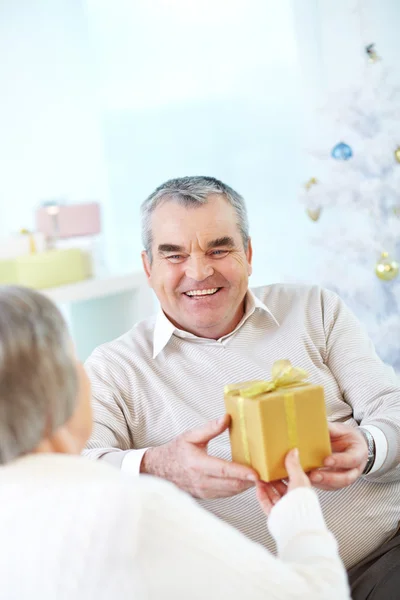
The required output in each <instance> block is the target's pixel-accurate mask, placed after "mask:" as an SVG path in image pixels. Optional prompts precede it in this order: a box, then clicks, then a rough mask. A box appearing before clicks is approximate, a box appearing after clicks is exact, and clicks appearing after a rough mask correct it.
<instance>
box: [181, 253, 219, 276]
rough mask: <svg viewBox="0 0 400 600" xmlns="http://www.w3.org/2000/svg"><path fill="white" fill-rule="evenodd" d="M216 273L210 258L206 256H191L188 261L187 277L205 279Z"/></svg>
mask: <svg viewBox="0 0 400 600" xmlns="http://www.w3.org/2000/svg"><path fill="white" fill-rule="evenodd" d="M213 274H214V269H213V267H212V265H211V263H210V259H209V258H207V257H206V256H198V257H196V256H191V257H190V259H189V260H188V262H187V267H186V277H187V278H188V279H194V280H195V281H204V279H207V277H211V275H213Z"/></svg>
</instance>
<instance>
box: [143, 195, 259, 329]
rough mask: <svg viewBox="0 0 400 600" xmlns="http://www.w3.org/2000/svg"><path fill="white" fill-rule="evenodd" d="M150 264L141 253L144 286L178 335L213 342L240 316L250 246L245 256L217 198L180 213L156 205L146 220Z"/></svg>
mask: <svg viewBox="0 0 400 600" xmlns="http://www.w3.org/2000/svg"><path fill="white" fill-rule="evenodd" d="M152 232H153V246H152V252H153V262H152V264H150V262H149V259H148V257H147V254H146V253H145V252H143V253H142V259H143V265H144V268H145V271H146V274H147V276H148V279H149V283H150V285H151V287H152V288H153V290H154V291H155V293H156V295H157V298H158V300H159V301H160V304H161V307H162V309H163V311H164V312H165V314H166V315H167V316H168V317H169V319H170V320H171V321H172V322H173V323H174V325H176V326H177V327H178V328H179V329H182V330H184V331H189V332H191V333H194V334H195V335H198V336H200V337H206V338H210V339H218V338H219V337H222V336H223V335H226V334H228V333H230V332H231V331H232V330H233V329H234V328H235V327H236V325H237V324H238V323H239V321H240V319H241V318H242V316H243V308H244V307H243V304H244V302H243V300H244V296H245V294H246V291H247V287H248V277H249V275H250V274H251V254H252V251H251V243H250V242H249V245H248V248H247V250H246V251H245V249H244V247H243V241H242V237H241V234H240V231H239V228H238V223H237V216H236V213H235V210H234V209H233V207H232V206H231V205H230V204H229V203H228V202H227V200H225V198H224V197H223V196H221V195H220V194H212V195H210V196H209V198H208V203H207V204H204V205H201V206H199V207H195V208H192V207H190V208H185V207H183V206H180V205H179V204H177V203H176V202H174V201H166V202H164V203H162V204H160V205H159V206H158V207H157V208H156V210H155V211H154V213H153V216H152Z"/></svg>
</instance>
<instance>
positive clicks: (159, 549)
mask: <svg viewBox="0 0 400 600" xmlns="http://www.w3.org/2000/svg"><path fill="white" fill-rule="evenodd" d="M263 526H266V524H263ZM269 527H270V530H271V533H272V534H273V536H274V537H275V539H276V541H277V544H278V548H279V556H280V558H279V559H277V558H275V557H273V556H272V555H271V554H269V553H268V552H267V551H266V550H265V549H264V548H262V547H261V546H258V545H257V544H255V543H253V542H251V541H250V540H248V539H246V538H245V537H244V536H243V535H242V534H240V533H239V532H238V531H236V530H235V529H233V528H231V527H229V526H228V525H226V523H224V522H222V521H220V520H219V519H217V518H216V517H214V516H213V515H211V514H209V513H208V512H206V511H205V510H203V509H201V508H200V507H199V506H197V504H196V503H195V502H194V501H193V500H192V499H191V498H189V497H188V496H186V495H185V494H183V493H182V492H180V491H178V490H177V489H176V488H175V487H174V486H172V485H171V484H168V483H166V482H164V481H161V480H157V479H153V478H151V477H147V476H143V477H139V478H137V479H135V480H133V481H132V480H128V479H124V476H123V475H121V474H120V473H119V472H118V471H117V470H116V469H113V468H112V467H109V466H107V465H105V464H101V463H96V462H94V463H93V462H91V461H88V460H86V459H84V458H78V457H69V456H61V455H36V456H30V457H28V458H24V459H21V460H18V461H16V462H14V463H12V464H10V465H8V466H6V467H0V531H1V546H0V598H2V599H4V600H72V599H73V600H128V599H129V600H160V599H165V600H188V599H190V600H204V599H205V598H207V600H222V599H225V598H229V600H243V599H244V598H249V599H250V598H251V600H268V599H274V600H292V599H293V600H294V599H299V598H307V600H345V599H349V593H348V588H347V582H346V575H345V571H344V568H343V566H342V564H341V562H340V560H339V558H338V553H337V545H336V542H335V540H334V538H333V536H332V535H331V534H330V533H329V532H328V531H327V529H326V526H325V524H324V521H323V518H322V515H321V511H320V508H319V506H318V500H317V497H316V495H315V494H314V492H313V491H312V490H310V489H298V490H295V491H293V492H291V493H290V494H288V495H287V496H286V497H285V498H284V499H283V500H282V501H281V502H280V503H279V504H278V505H277V506H276V507H275V508H274V509H273V512H272V514H271V517H270V519H269Z"/></svg>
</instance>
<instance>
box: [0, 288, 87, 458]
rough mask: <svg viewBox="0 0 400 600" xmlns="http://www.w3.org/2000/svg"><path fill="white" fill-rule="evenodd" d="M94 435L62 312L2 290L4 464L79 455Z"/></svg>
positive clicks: (21, 291)
mask: <svg viewBox="0 0 400 600" xmlns="http://www.w3.org/2000/svg"><path fill="white" fill-rule="evenodd" d="M90 431H91V411H90V386H89V383H88V380H87V376H86V374H85V372H84V370H83V367H82V366H81V365H79V364H78V362H77V360H76V357H75V355H74V350H73V346H72V342H71V339H70V337H69V334H68V330H67V327H66V324H65V322H64V320H63V318H62V316H61V314H60V312H59V311H58V309H57V308H56V307H55V306H54V304H53V303H52V302H51V301H50V300H49V299H48V298H46V297H45V296H43V295H41V294H39V293H38V292H35V291H33V290H30V289H27V288H22V287H8V286H0V464H5V463H8V462H9V461H11V460H13V459H15V458H18V457H19V456H23V455H24V454H28V453H30V452H35V451H40V450H42V451H49V452H52V451H56V452H74V451H75V452H80V450H81V449H82V448H83V446H84V445H85V442H86V440H87V438H88V436H89V435H90Z"/></svg>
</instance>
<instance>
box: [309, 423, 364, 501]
mask: <svg viewBox="0 0 400 600" xmlns="http://www.w3.org/2000/svg"><path fill="white" fill-rule="evenodd" d="M329 433H330V436H331V444H332V452H333V453H332V455H331V456H329V457H328V458H326V459H325V462H324V468H322V469H320V470H319V469H317V470H315V471H311V473H309V477H310V480H311V483H312V484H313V485H314V486H315V487H317V488H319V489H320V490H328V491H334V490H340V489H341V488H344V487H347V486H349V485H352V484H353V483H354V482H355V481H356V480H357V479H358V478H359V477H360V475H361V474H362V472H363V471H364V469H365V465H366V464H367V460H368V446H367V442H366V441H365V438H364V436H363V434H362V433H361V432H360V431H358V430H357V428H355V427H351V426H350V425H343V423H330V424H329Z"/></svg>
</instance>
